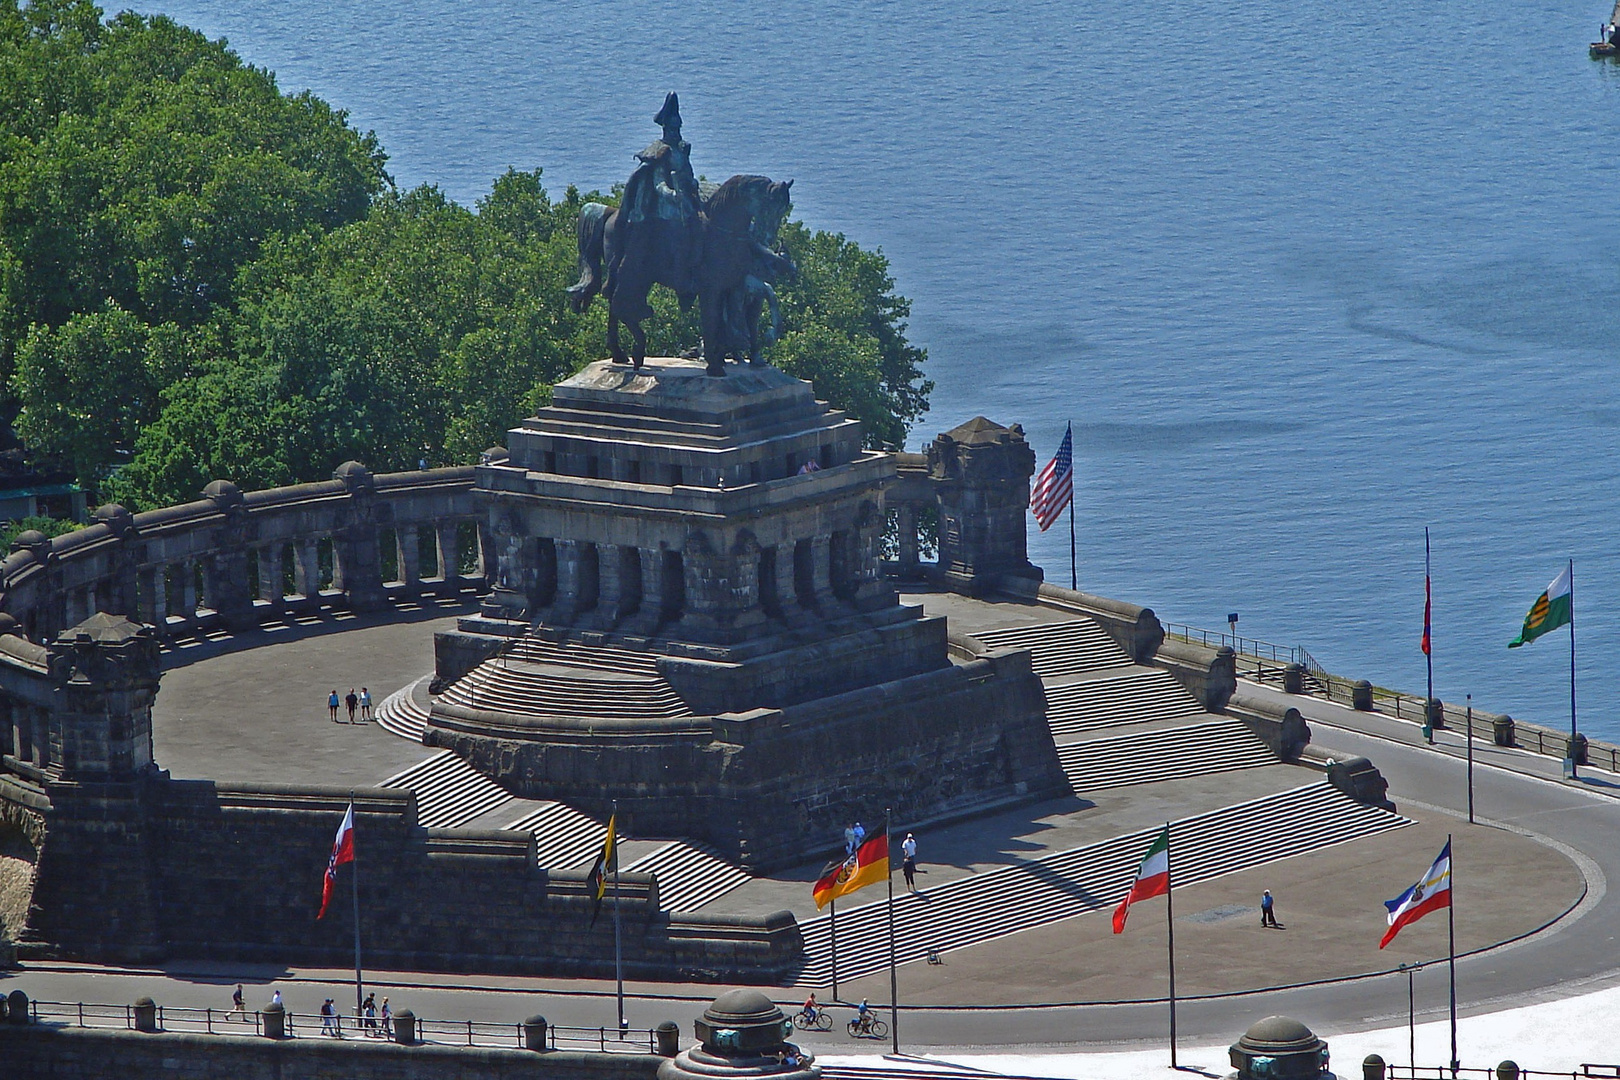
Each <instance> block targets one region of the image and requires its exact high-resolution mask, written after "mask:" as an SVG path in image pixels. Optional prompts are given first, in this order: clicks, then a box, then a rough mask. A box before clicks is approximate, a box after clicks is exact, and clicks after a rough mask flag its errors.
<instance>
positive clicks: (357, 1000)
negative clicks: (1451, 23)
mask: <svg viewBox="0 0 1620 1080" xmlns="http://www.w3.org/2000/svg"><path fill="white" fill-rule="evenodd" d="M349 819H350V825H349V846H350V847H352V848H353V849H354V859H353V861H352V862H351V863H350V865H349V885H350V889H351V892H352V893H353V896H354V1015H355V1024H356V1025H358V1024H359V1023H360V1009H361V1003H362V1001H363V1000H364V998H365V980H364V979H363V978H362V977H361V975H360V845H359V844H357V843H355V840H356V835H355V834H356V832H357V828H356V826H357V825H358V822H356V821H355V820H354V792H352V791H351V792H349Z"/></svg>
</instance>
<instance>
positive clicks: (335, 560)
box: [0, 461, 489, 642]
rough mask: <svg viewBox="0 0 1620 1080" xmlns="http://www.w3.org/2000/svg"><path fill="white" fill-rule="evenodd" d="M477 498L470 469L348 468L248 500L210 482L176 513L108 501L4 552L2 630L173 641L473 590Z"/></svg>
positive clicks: (477, 559) (478, 555)
mask: <svg viewBox="0 0 1620 1080" xmlns="http://www.w3.org/2000/svg"><path fill="white" fill-rule="evenodd" d="M472 490H473V469H472V467H471V466H467V467H462V468H449V469H427V470H423V471H419V472H403V473H386V474H382V475H378V476H373V475H372V474H371V473H369V472H368V471H367V470H366V468H365V466H363V465H361V464H359V463H358V462H353V461H351V462H347V463H345V464H344V465H342V466H340V467H339V468H338V469H337V471H336V472H334V473H333V475H332V479H331V480H329V481H324V482H321V483H313V484H297V485H293V486H291V487H283V488H271V489H269V490H265V491H253V492H247V493H244V492H242V491H241V490H239V489H238V488H237V486H236V485H235V484H233V483H231V482H230V481H228V480H215V481H214V482H213V483H211V484H209V485H208V486H207V488H205V489H204V490H203V492H202V495H203V497H202V498H201V499H199V500H197V501H196V502H191V503H185V504H184V505H181V506H169V507H164V508H163V509H160V510H152V511H148V512H146V513H141V514H131V513H130V512H129V511H128V510H126V509H124V508H123V507H121V506H118V505H117V504H108V505H105V506H102V507H101V508H99V509H98V510H97V511H96V512H95V515H94V520H93V522H92V524H90V525H89V526H88V527H86V528H84V529H80V530H78V531H76V532H72V533H69V534H67V535H66V536H59V537H57V538H55V539H54V540H53V539H49V538H47V537H45V536H43V535H42V534H40V533H38V532H32V531H30V532H25V533H23V534H22V535H21V536H19V537H17V539H16V540H15V541H14V542H13V543H12V546H11V553H10V555H9V556H7V557H6V559H5V561H4V562H3V563H0V634H8V633H9V634H16V633H18V632H20V633H21V634H23V635H24V636H26V637H27V639H28V640H29V641H32V642H48V641H50V640H51V639H52V638H54V637H55V635H56V634H57V633H58V632H59V631H60V630H62V629H63V628H65V627H70V626H75V625H77V624H78V623H80V622H81V621H83V620H84V619H85V618H87V617H88V616H90V615H91V614H93V613H94V612H97V611H103V612H108V613H112V614H120V615H127V616H129V617H130V618H132V619H135V620H136V621H138V622H141V623H145V624H147V625H150V626H152V627H154V628H155V629H156V630H157V633H158V636H159V637H161V638H172V637H176V636H184V635H188V634H195V633H199V632H203V631H207V630H211V629H215V628H221V627H222V628H225V629H228V630H242V629H247V628H249V627H252V626H255V625H257V624H259V623H261V622H265V621H268V620H274V619H282V618H286V617H287V616H289V615H296V614H299V613H301V612H304V611H308V610H310V609H318V608H347V609H349V610H353V611H367V610H374V609H377V608H380V607H382V606H384V605H385V604H387V603H389V602H390V601H391V600H393V599H395V598H398V597H402V596H420V595H435V594H446V593H459V592H463V591H469V590H478V591H482V589H483V587H484V581H485V573H484V552H485V551H487V550H488V549H489V545H488V543H487V541H486V539H485V536H484V529H483V527H482V514H481V512H480V509H479V508H478V507H477V506H476V505H475V504H474V502H473V498H472ZM7 619H9V620H12V621H10V622H8V621H6V620H7Z"/></svg>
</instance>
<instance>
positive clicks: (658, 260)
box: [568, 94, 795, 375]
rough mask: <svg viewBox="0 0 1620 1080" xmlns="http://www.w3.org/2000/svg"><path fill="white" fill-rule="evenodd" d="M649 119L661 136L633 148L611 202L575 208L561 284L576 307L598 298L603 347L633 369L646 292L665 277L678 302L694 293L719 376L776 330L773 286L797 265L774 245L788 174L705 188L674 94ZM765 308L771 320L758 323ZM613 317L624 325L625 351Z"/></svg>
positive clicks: (641, 344) (643, 350)
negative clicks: (604, 316) (602, 304)
mask: <svg viewBox="0 0 1620 1080" xmlns="http://www.w3.org/2000/svg"><path fill="white" fill-rule="evenodd" d="M653 122H654V123H656V124H658V125H660V126H661V127H662V128H663V137H662V138H660V139H659V140H658V141H657V142H654V143H653V144H652V145H651V146H649V147H648V148H647V149H645V150H643V151H642V152H641V153H639V154H637V155H636V158H637V160H638V162H639V163H638V164H637V166H636V169H635V171H634V172H633V173H631V175H630V180H629V182H628V183H626V184H625V187H624V195H623V197H622V198H621V199H620V201H619V205H618V207H617V208H613V207H609V206H605V205H603V204H602V203H586V204H585V206H584V207H583V208H582V209H581V210H580V214H579V281H578V282H577V283H576V284H574V285H572V286H571V287H570V288H569V289H568V300H569V303H570V304H571V305H572V306H573V309H574V310H575V311H584V310H585V309H586V308H587V307H589V306H590V303H591V300H592V299H594V298H595V297H596V296H597V294H598V293H600V294H601V295H602V296H604V297H606V298H607V302H608V331H607V340H608V349H609V350H610V351H611V352H612V354H613V359H614V360H615V361H616V362H618V363H621V364H622V363H625V362H627V361H628V362H629V363H632V364H634V365H635V366H636V367H638V368H639V367H640V366H641V363H642V361H643V360H644V359H646V356H647V333H646V331H645V330H643V329H642V327H641V324H642V322H643V321H644V320H645V319H647V318H648V316H650V315H652V307H651V306H650V305H649V304H648V303H647V294H648V293H649V292H651V291H652V287H653V286H654V285H664V286H667V287H668V288H670V289H673V290H674V291H675V294H676V296H678V297H679V298H680V301H681V307H682V308H688V307H690V306H691V304H692V302H693V301H694V300H695V301H696V302H697V304H698V314H699V317H700V320H701V323H702V328H703V357H704V361H705V362H706V363H707V365H708V371H709V374H710V375H724V374H725V373H726V369H725V362H726V360H727V359H735V360H738V361H742V360H744V359H747V360H748V362H750V363H754V364H758V363H762V362H763V361H762V360H761V358H760V350H761V349H762V348H763V347H764V346H766V345H769V344H770V343H771V342H773V341H775V340H776V338H777V337H778V336H780V334H781V332H782V313H781V308H780V306H779V305H778V303H777V299H776V290H775V288H773V286H774V284H775V283H776V282H777V281H780V280H784V279H789V280H791V278H792V277H793V275H794V273H795V271H794V267H793V263H792V262H790V261H789V260H788V259H787V258H786V257H785V256H783V255H781V254H779V253H778V252H777V251H776V250H775V247H776V243H777V232H778V230H779V229H780V228H781V227H782V222H783V220H784V219H785V218H786V217H787V212H788V207H789V204H790V199H789V191H790V189H791V188H792V187H793V181H792V180H786V181H782V182H777V181H773V180H771V179H770V178H769V177H766V176H748V175H739V176H733V177H732V178H731V179H730V180H727V181H726V182H725V183H723V184H721V185H719V187H717V188H714V189H713V190H712V191H709V192H704V191H702V190H701V189H700V187H699V184H698V182H697V178H696V177H695V176H694V175H693V172H692V162H691V150H692V148H691V146H690V144H688V143H687V142H686V141H685V140H683V139H682V138H681V110H680V102H679V100H678V99H677V98H676V96H675V95H674V94H670V95H669V96H668V97H666V98H665V99H664V107H663V109H661V110H660V111H659V113H658V115H657V116H655V117H654V118H653ZM766 310H769V312H770V319H769V321H768V322H767V323H766V324H765V325H764V326H763V327H761V324H760V320H761V317H762V316H763V315H764V313H765V312H766ZM620 323H623V324H624V325H625V326H628V327H629V328H630V337H631V339H632V344H631V349H630V354H629V355H628V356H626V354H625V351H624V347H623V345H622V344H621V343H620V341H619V324H620Z"/></svg>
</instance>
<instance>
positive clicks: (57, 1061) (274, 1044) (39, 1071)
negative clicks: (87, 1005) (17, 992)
mask: <svg viewBox="0 0 1620 1080" xmlns="http://www.w3.org/2000/svg"><path fill="white" fill-rule="evenodd" d="M0 1060H3V1061H4V1062H5V1069H6V1074H7V1075H8V1076H17V1077H29V1078H30V1080H53V1078H58V1077H59V1078H61V1080H148V1078H151V1080H157V1078H165V1080H167V1078H170V1077H175V1076H183V1077H187V1078H188V1080H208V1078H213V1077H218V1078H220V1080H283V1078H286V1077H298V1078H301V1080H302V1078H309V1080H326V1078H333V1080H336V1078H339V1077H341V1078H342V1080H654V1078H655V1077H656V1076H657V1075H658V1066H659V1064H660V1063H661V1062H663V1061H664V1060H666V1059H664V1058H661V1057H658V1056H656V1055H653V1054H588V1053H579V1052H575V1051H568V1050H553V1051H548V1052H545V1053H535V1052H533V1051H528V1050H516V1049H513V1050H491V1049H481V1048H470V1047H452V1046H400V1045H397V1044H394V1043H389V1042H383V1041H380V1040H378V1041H375V1042H373V1041H369V1040H367V1041H360V1040H344V1041H338V1040H333V1039H316V1038H310V1039H278V1040H271V1039H264V1038H250V1037H246V1036H234V1035H203V1034H197V1035H192V1034H179V1033H173V1032H164V1033H157V1034H144V1033H141V1032H135V1031H117V1030H113V1031H104V1030H97V1029H86V1028H54V1027H45V1026H42V1025H38V1024H29V1025H25V1026H21V1027H14V1026H11V1025H9V1024H0Z"/></svg>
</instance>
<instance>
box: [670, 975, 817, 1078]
mask: <svg viewBox="0 0 1620 1080" xmlns="http://www.w3.org/2000/svg"><path fill="white" fill-rule="evenodd" d="M692 1026H693V1030H694V1033H695V1034H696V1035H697V1038H698V1045H696V1046H693V1047H690V1048H689V1049H686V1050H682V1051H680V1052H679V1053H678V1054H676V1055H675V1057H674V1058H672V1059H670V1060H667V1061H665V1062H664V1063H663V1064H661V1065H659V1066H658V1080H723V1078H726V1077H734V1078H737V1080H742V1078H744V1077H773V1078H776V1077H781V1078H784V1080H820V1078H821V1066H820V1065H817V1064H816V1063H815V1057H814V1056H813V1055H812V1054H810V1053H808V1052H806V1051H804V1050H801V1049H799V1048H798V1047H797V1046H795V1045H794V1044H793V1043H791V1042H789V1041H788V1039H789V1037H790V1036H791V1035H792V1034H793V1022H792V1021H791V1020H789V1019H788V1018H787V1016H786V1015H784V1014H783V1012H782V1010H781V1009H780V1008H778V1007H777V1006H776V1005H774V1004H772V1002H771V999H770V998H768V997H766V996H765V995H764V994H762V993H760V992H759V991H758V990H728V991H726V992H725V993H724V994H721V995H720V996H719V997H717V998H715V999H714V1002H713V1003H712V1004H711V1005H710V1006H709V1007H708V1008H707V1009H704V1010H703V1015H702V1016H701V1017H699V1018H698V1020H697V1021H696V1022H695V1023H694V1024H693V1025H692Z"/></svg>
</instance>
